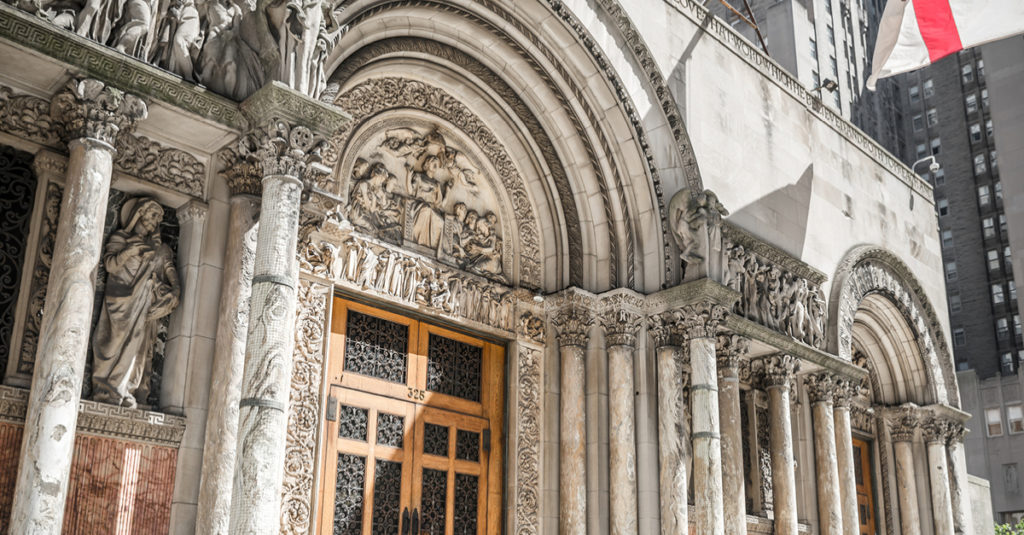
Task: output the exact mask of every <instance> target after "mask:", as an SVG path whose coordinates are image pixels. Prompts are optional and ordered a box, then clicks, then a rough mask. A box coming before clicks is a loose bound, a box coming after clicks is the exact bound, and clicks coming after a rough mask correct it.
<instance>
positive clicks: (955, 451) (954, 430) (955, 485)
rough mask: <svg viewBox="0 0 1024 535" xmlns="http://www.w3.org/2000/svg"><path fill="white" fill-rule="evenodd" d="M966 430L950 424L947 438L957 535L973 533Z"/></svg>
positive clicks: (958, 425) (959, 424) (962, 426)
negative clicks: (965, 442)
mask: <svg viewBox="0 0 1024 535" xmlns="http://www.w3.org/2000/svg"><path fill="white" fill-rule="evenodd" d="M966 434H967V428H966V427H964V425H963V424H961V423H959V422H953V423H951V424H950V429H949V436H948V446H947V447H948V451H949V473H950V491H951V492H950V494H951V500H950V501H951V502H952V504H953V521H954V523H955V526H956V532H957V533H958V534H959V535H968V534H970V533H973V529H974V519H973V518H972V515H971V498H970V485H969V483H968V482H967V456H966V454H965V453H964V436H965V435H966Z"/></svg>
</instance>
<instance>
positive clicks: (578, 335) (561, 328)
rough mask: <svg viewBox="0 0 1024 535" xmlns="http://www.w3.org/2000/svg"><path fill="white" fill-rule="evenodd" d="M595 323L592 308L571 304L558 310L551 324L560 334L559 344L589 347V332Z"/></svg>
mask: <svg viewBox="0 0 1024 535" xmlns="http://www.w3.org/2000/svg"><path fill="white" fill-rule="evenodd" d="M593 323H594V315H593V314H592V313H591V312H590V310H588V309H585V308H580V307H576V306H570V307H568V308H564V309H562V310H560V311H558V312H557V313H556V314H555V316H554V317H553V318H552V319H551V324H552V325H553V326H554V327H555V331H556V332H557V334H558V345H559V346H562V347H566V346H576V347H587V333H588V331H589V330H590V326H591V325H593Z"/></svg>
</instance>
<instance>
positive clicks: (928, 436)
mask: <svg viewBox="0 0 1024 535" xmlns="http://www.w3.org/2000/svg"><path fill="white" fill-rule="evenodd" d="M921 431H922V432H923V433H924V440H925V442H927V443H932V442H941V443H943V444H945V442H946V438H947V437H948V435H949V431H950V422H949V421H948V420H946V419H945V418H938V417H934V416H933V417H930V418H928V419H927V420H925V421H924V423H922V424H921Z"/></svg>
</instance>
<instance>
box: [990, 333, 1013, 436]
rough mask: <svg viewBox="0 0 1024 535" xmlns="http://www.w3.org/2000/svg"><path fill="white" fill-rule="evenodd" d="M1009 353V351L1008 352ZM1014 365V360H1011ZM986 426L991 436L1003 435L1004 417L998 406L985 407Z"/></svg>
mask: <svg viewBox="0 0 1024 535" xmlns="http://www.w3.org/2000/svg"><path fill="white" fill-rule="evenodd" d="M1006 355H1009V353H1006ZM1010 365H1011V367H1012V365H1013V361H1012V360H1011V361H1010ZM985 426H986V429H987V432H988V436H990V437H1001V436H1003V418H1002V415H1001V414H999V409H998V408H993V409H985Z"/></svg>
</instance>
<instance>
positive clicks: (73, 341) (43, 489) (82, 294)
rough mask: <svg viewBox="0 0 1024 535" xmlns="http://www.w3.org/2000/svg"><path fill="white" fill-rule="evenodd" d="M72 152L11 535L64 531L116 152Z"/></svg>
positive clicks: (99, 145) (72, 146)
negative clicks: (105, 215) (98, 266)
mask: <svg viewBox="0 0 1024 535" xmlns="http://www.w3.org/2000/svg"><path fill="white" fill-rule="evenodd" d="M68 151H69V153H70V154H69V158H68V167H67V180H66V183H65V190H64V199H63V201H62V202H61V212H60V222H59V224H58V226H57V239H56V242H55V243H54V248H53V260H52V266H51V268H50V280H49V283H48V284H47V286H46V306H44V307H43V319H42V323H41V324H40V329H39V348H38V350H37V351H36V361H35V368H34V370H33V373H32V389H31V391H30V392H29V401H28V409H27V411H26V414H25V431H24V439H23V440H22V446H21V457H20V462H19V465H18V476H17V477H18V479H17V482H16V483H15V489H14V503H13V505H12V508H11V528H10V532H11V533H60V531H61V525H62V521H63V518H64V500H65V498H66V497H67V492H68V477H69V476H70V473H71V460H72V459H71V457H72V451H73V448H74V443H75V429H76V426H77V423H78V401H79V398H80V396H81V392H82V376H83V374H84V373H85V356H86V352H87V350H88V344H89V334H90V333H89V331H90V327H91V325H92V323H91V322H92V308H93V298H94V293H95V276H94V275H95V273H96V267H97V265H98V264H99V259H100V248H101V246H102V239H103V221H104V214H105V213H106V210H107V199H108V193H109V190H110V176H111V171H112V169H113V154H114V149H113V147H111V146H110V145H109V144H107V143H105V142H103V141H99V140H96V139H90V138H80V139H76V140H74V141H72V142H70V143H69V144H68Z"/></svg>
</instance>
